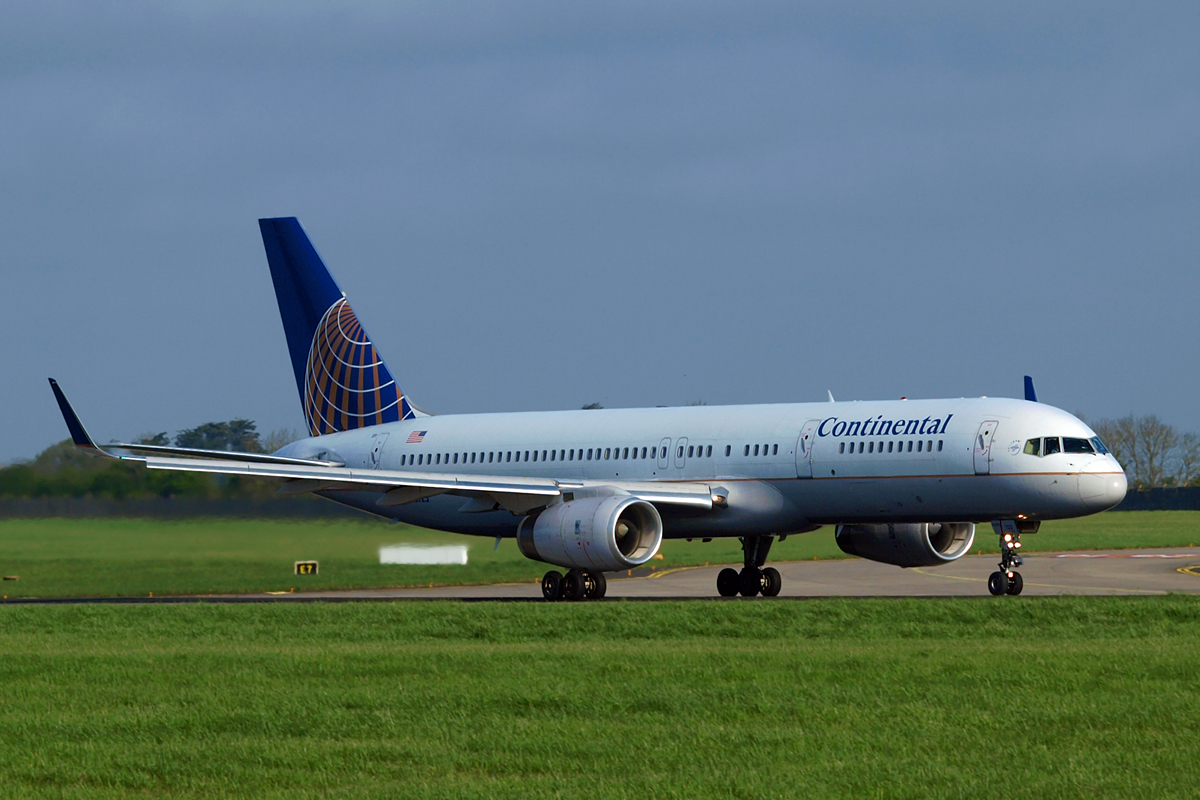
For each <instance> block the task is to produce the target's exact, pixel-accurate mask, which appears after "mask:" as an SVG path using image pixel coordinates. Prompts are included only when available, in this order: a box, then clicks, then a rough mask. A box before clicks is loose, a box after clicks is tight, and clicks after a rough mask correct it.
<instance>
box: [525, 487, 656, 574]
mask: <svg viewBox="0 0 1200 800" xmlns="http://www.w3.org/2000/svg"><path fill="white" fill-rule="evenodd" d="M662 534H663V525H662V517H660V516H659V515H658V509H656V508H655V507H654V506H653V505H651V504H650V503H647V502H646V501H645V500H639V499H637V498H636V497H629V496H627V495H626V496H610V497H587V498H581V499H579V500H569V501H567V502H565V503H559V504H557V505H552V506H550V507H549V508H547V509H546V510H545V511H543V512H542V513H541V514H539V515H538V516H537V517H536V518H535V517H526V518H525V519H523V520H521V525H520V527H519V528H518V529H517V545H518V546H519V547H520V548H521V552H522V553H524V554H525V555H526V556H527V557H529V558H532V559H533V560H534V561H545V562H546V563H548V564H556V565H558V566H560V567H567V568H568V569H575V568H577V569H585V570H599V571H601V572H603V571H605V570H618V569H632V568H633V567H636V566H640V565H641V564H645V563H646V562H647V561H649V560H650V559H651V558H653V557H654V554H655V553H657V552H658V546H659V545H660V544H662Z"/></svg>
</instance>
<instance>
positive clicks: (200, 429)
mask: <svg viewBox="0 0 1200 800" xmlns="http://www.w3.org/2000/svg"><path fill="white" fill-rule="evenodd" d="M257 428H258V426H257V425H256V424H255V423H254V422H253V420H247V419H232V420H229V421H228V422H206V423H204V424H203V425H197V426H196V427H195V428H188V429H186V430H182V431H179V432H178V433H176V435H175V437H174V441H173V442H172V439H171V437H169V436H168V435H167V433H166V431H162V432H160V433H153V434H143V435H141V436H138V437H135V439H134V442H133V443H135V444H153V445H170V444H172V443H174V445H175V446H176V447H190V448H199V449H203V450H236V451H239V452H244V453H270V452H274V451H275V450H278V449H279V448H280V447H283V446H284V445H285V444H287V443H288V442H291V441H294V440H295V439H297V438H298V437H297V436H296V435H295V433H294V432H292V431H290V430H286V429H284V430H279V431H274V432H273V433H271V434H269V435H268V436H266V437H265V438H263V437H262V436H261V435H260V434H259V432H258V430H257ZM277 488H278V484H277V483H275V482H274V481H266V480H259V479H255V478H248V477H247V478H243V477H240V476H236V475H235V476H223V475H205V474H201V473H193V472H172V471H168V470H153V469H146V467H145V466H143V465H142V464H140V463H139V462H136V461H115V460H113V459H110V458H97V457H95V456H92V455H88V454H87V453H84V452H82V451H81V450H80V449H79V448H77V447H76V446H75V445H74V443H73V442H72V441H71V440H70V439H64V440H63V441H61V442H58V443H57V444H54V445H51V446H50V447H47V448H46V449H45V450H43V451H42V452H41V453H39V454H38V455H37V457H36V458H34V459H33V460H32V461H26V462H22V463H17V464H13V465H11V466H8V467H4V468H3V469H0V497H89V496H90V497H101V498H109V499H113V500H124V499H126V498H133V497H213V498H217V497H239V498H262V497H268V496H270V495H271V494H273V493H274V491H275V490H276V489H277Z"/></svg>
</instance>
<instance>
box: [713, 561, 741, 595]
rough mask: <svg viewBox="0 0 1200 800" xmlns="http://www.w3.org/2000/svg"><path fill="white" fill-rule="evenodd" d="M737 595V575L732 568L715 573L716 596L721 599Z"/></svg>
mask: <svg viewBox="0 0 1200 800" xmlns="http://www.w3.org/2000/svg"><path fill="white" fill-rule="evenodd" d="M737 593H738V573H737V570H736V569H733V568H732V567H726V568H725V569H723V570H721V571H720V572H719V573H717V594H719V595H721V597H736V596H737Z"/></svg>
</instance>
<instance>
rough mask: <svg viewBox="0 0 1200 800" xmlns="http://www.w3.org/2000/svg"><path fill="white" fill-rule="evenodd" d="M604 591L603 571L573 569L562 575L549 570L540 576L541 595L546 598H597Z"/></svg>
mask: <svg viewBox="0 0 1200 800" xmlns="http://www.w3.org/2000/svg"><path fill="white" fill-rule="evenodd" d="M606 591H608V581H607V580H605V579H604V573H603V572H592V571H591V570H586V569H573V570H570V571H569V572H567V574H566V575H563V574H562V573H561V572H558V571H556V570H550V571H549V572H547V573H546V574H545V575H543V576H542V597H545V598H546V599H547V600H599V599H600V598H601V597H604V593H605V592H606Z"/></svg>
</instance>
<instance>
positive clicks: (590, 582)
mask: <svg viewBox="0 0 1200 800" xmlns="http://www.w3.org/2000/svg"><path fill="white" fill-rule="evenodd" d="M586 577H587V591H585V592H584V595H585V596H586V597H587V599H588V600H599V599H600V598H601V597H604V593H605V592H607V591H608V580H607V579H606V578H605V577H604V573H603V572H592V571H590V570H589V571H588V573H587V575H586Z"/></svg>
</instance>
